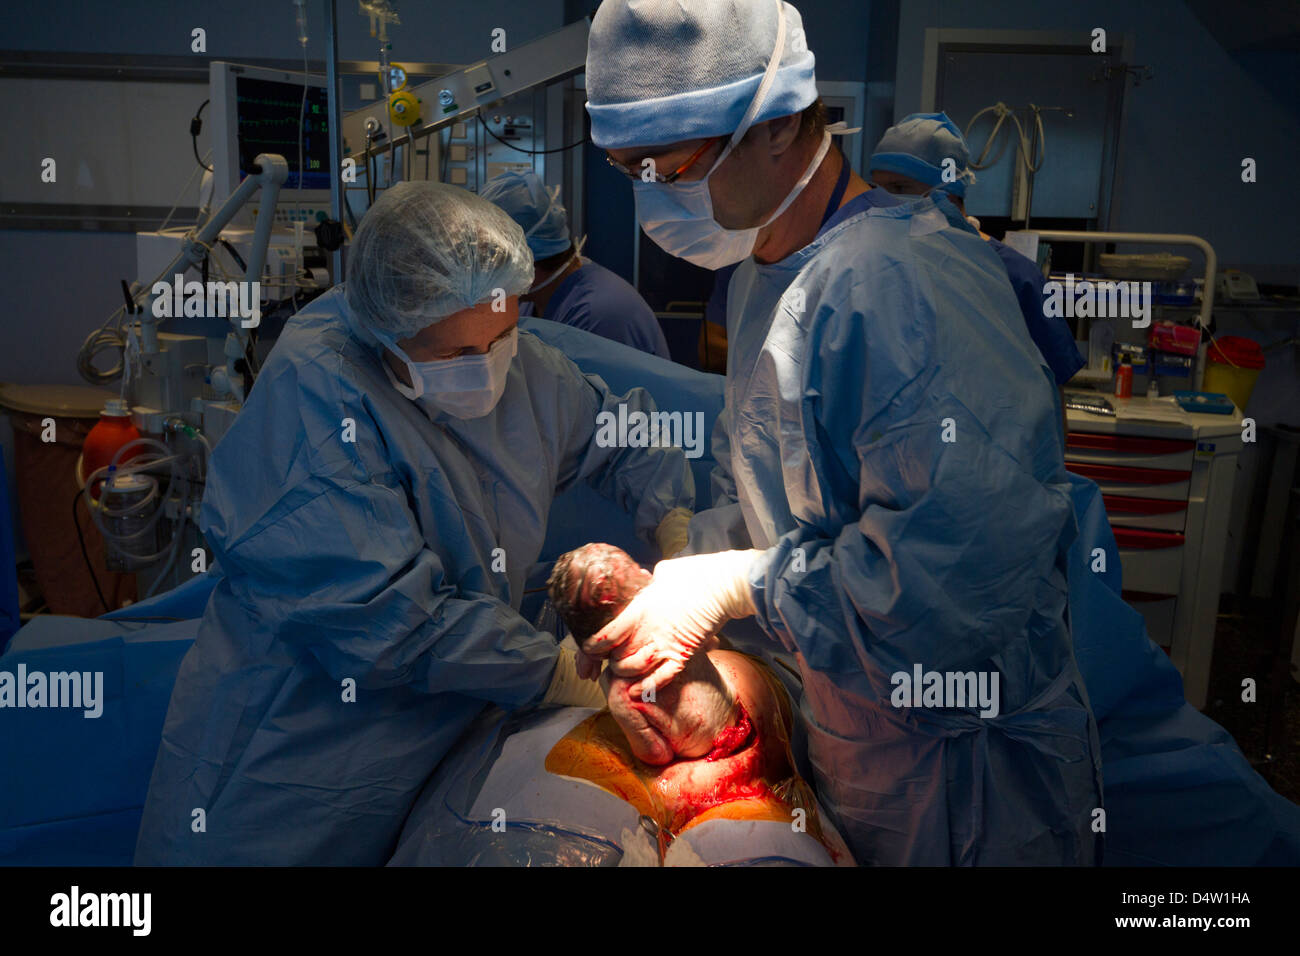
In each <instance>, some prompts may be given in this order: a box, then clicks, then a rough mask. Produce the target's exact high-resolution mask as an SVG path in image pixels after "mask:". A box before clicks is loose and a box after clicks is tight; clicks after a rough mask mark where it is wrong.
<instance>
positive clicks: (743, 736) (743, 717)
mask: <svg viewBox="0 0 1300 956" xmlns="http://www.w3.org/2000/svg"><path fill="white" fill-rule="evenodd" d="M736 709H737V711H738V714H737V717H736V722H735V723H734V724H732V725H731V726H730V727H723V728H722V731H721V732H720V733H719V734H718V736H717V737H715V738H714V740H713V749H712V750H710V751H709V752H708V754H707V755H706V756H705V758H704V759H705V760H707V761H709V763H713V761H715V760H721V759H722V758H723V757H730V756H731V755H732V754H734V753H735V752H736V751H737V750H739V749H740V748H741V747H743V746H745V744H746V743H748V741H749V738H750V737H751V736H753V733H754V725H753V724H751V723H750V722H749V713H748V711H746V710H745V705H744V704H742V703H739V702H737V704H736Z"/></svg>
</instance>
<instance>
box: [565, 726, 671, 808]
mask: <svg viewBox="0 0 1300 956" xmlns="http://www.w3.org/2000/svg"><path fill="white" fill-rule="evenodd" d="M545 767H546V769H547V770H548V771H549V772H550V773H555V774H559V775H561V776H564V777H576V778H578V779H580V780H589V781H591V782H592V783H594V784H595V785H596V786H598V787H601V788H603V789H605V790H608V791H609V792H610V793H612V794H614V796H616V797H620V798H622V799H623V800H626V801H627V802H628V803H630V804H632V806H633V807H635V808H636V811H637V813H639V814H641V815H642V816H647V817H650V818H651V819H653V820H658V819H659V818H660V817H661V816H662V815H663V806H662V805H661V804H659V802H658V801H657V800H656V799H655V798H654V797H653V796H652V793H651V790H650V787H649V785H648V780H647V777H648V776H650V774H649V773H648V770H647V768H646V766H645V765H644V764H642V763H641V762H640V761H638V760H637V759H636V758H635V757H633V756H632V750H631V748H629V747H628V745H627V738H626V737H624V736H623V731H622V730H621V729H620V728H619V726H618V724H617V722H615V720H614V718H613V716H611V714H610V712H609V711H608V710H602V711H600V712H599V713H596V714H592V715H591V716H590V717H588V718H587V719H586V720H584V721H582V723H580V724H578V726H576V727H574V728H573V729H572V730H570V731H569V732H568V733H567V734H565V735H564V736H563V737H561V738H560V739H559V741H558V742H556V744H555V746H554V747H552V748H551V752H550V753H548V754H547V755H546V763H545Z"/></svg>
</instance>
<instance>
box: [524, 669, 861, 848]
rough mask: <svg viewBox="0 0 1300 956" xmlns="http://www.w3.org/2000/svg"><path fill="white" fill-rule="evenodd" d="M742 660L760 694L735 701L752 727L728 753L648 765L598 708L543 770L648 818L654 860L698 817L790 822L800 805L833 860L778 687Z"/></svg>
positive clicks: (763, 672) (564, 739) (832, 843)
mask: <svg viewBox="0 0 1300 956" xmlns="http://www.w3.org/2000/svg"><path fill="white" fill-rule="evenodd" d="M737 656H739V655H737ZM745 660H746V661H748V662H749V664H750V665H752V666H753V667H755V668H757V669H758V672H759V674H760V675H761V677H762V684H763V685H764V687H765V688H766V691H767V693H766V694H765V695H764V696H765V697H766V698H767V699H764V700H748V701H743V702H742V707H741V712H742V714H744V713H745V711H746V709H748V710H749V711H750V712H751V713H753V714H755V715H756V716H755V717H754V719H753V721H752V731H750V730H749V728H746V731H747V732H746V735H745V736H746V737H747V738H748V739H747V741H746V742H745V743H744V744H743V746H740V747H739V749H738V750H736V751H735V752H734V753H731V754H729V755H725V756H721V757H714V759H713V760H712V761H710V760H705V759H699V760H675V761H673V762H672V763H670V764H667V765H665V766H661V767H652V766H650V765H648V764H644V763H642V762H641V761H639V760H637V759H636V757H635V756H633V754H632V750H631V748H630V747H629V746H628V743H627V738H626V737H625V736H624V735H623V731H622V729H621V728H620V727H619V726H618V723H617V722H616V721H615V720H614V718H613V716H612V715H611V714H610V713H609V711H608V710H603V711H600V712H599V713H596V714H592V715H591V716H590V717H588V718H587V719H586V720H584V721H582V722H581V723H580V724H578V725H577V726H576V727H574V728H573V729H572V730H571V731H569V733H567V734H566V735H565V736H564V737H562V738H561V739H560V740H559V741H558V742H557V743H556V744H555V746H554V747H552V748H551V751H550V753H548V754H547V755H546V761H545V767H546V769H547V771H549V772H550V773H555V774H560V775H562V776H566V777H575V778H578V779H581V780H587V781H590V782H591V783H594V784H596V785H597V786H598V787H601V788H602V789H604V790H606V791H608V792H609V793H612V794H614V795H615V796H617V797H619V798H621V799H623V800H626V801H627V802H628V803H630V804H631V805H632V806H633V807H635V808H636V811H637V812H638V813H640V814H641V815H643V816H647V817H650V818H651V819H652V820H654V821H655V822H656V823H657V824H658V825H659V827H660V832H661V840H660V856H661V857H662V855H663V853H664V852H665V851H666V849H667V844H668V843H669V842H670V841H671V839H672V837H675V836H677V835H678V834H681V833H683V832H685V831H686V830H688V829H690V828H691V827H693V826H696V825H698V824H700V823H703V822H704V821H706V820H716V819H725V820H772V821H777V822H781V823H790V822H791V821H792V820H793V819H794V818H795V814H794V811H795V810H796V809H802V810H803V811H804V812H805V822H806V827H807V832H808V833H809V834H810V835H811V836H812V837H814V838H815V839H817V840H818V841H820V842H821V843H822V845H823V846H825V847H826V849H827V851H828V852H829V853H830V854H831V857H832V859H836V860H838V859H840V858H841V855H842V845H841V844H839V843H838V842H837V841H832V840H829V839H828V838H827V837H826V835H825V833H824V832H823V830H822V827H821V824H820V821H819V819H818V816H817V809H816V803H815V801H814V799H813V794H812V790H811V788H810V787H809V786H808V784H807V783H806V782H805V781H804V780H803V779H802V778H800V777H799V775H798V774H797V773H796V772H795V770H794V758H793V756H792V754H791V751H790V729H789V728H790V723H791V721H792V719H793V718H792V715H791V711H790V707H789V704H788V703H787V701H786V699H785V691H784V689H783V688H782V687H781V685H780V682H779V681H778V680H777V679H776V677H775V675H773V674H771V673H770V671H769V670H768V669H767V667H766V665H764V664H763V663H762V662H760V661H758V660H757V659H755V658H750V657H746V658H745ZM745 722H746V723H749V719H748V716H747V715H746V717H745Z"/></svg>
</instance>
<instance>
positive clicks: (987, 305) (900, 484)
mask: <svg viewBox="0 0 1300 956" xmlns="http://www.w3.org/2000/svg"><path fill="white" fill-rule="evenodd" d="M670 56H671V57H672V59H673V62H675V63H679V64H684V66H682V67H681V68H680V69H677V70H674V71H672V73H671V74H665V73H664V72H663V71H662V70H656V69H654V68H653V67H654V64H656V63H660V62H663V61H664V60H665V59H666V58H668V57H670ZM586 78H587V93H588V97H589V103H588V111H589V112H590V114H591V120H592V139H593V141H594V142H595V143H596V145H598V146H600V147H601V148H603V149H605V150H606V152H607V153H608V154H609V156H610V158H611V160H612V161H613V162H614V163H615V164H617V165H619V166H621V167H623V168H624V169H625V170H627V171H629V172H632V171H633V170H636V169H638V168H644V161H645V160H646V159H649V160H652V161H653V166H654V168H656V169H657V170H658V171H659V173H660V174H662V173H664V172H665V171H669V170H672V171H673V172H674V178H673V179H671V180H670V179H667V178H660V179H655V178H651V179H650V181H646V180H643V179H640V178H635V179H634V181H633V183H632V188H633V190H634V195H635V199H636V206H637V217H638V220H639V222H640V223H641V226H642V228H643V229H644V230H645V231H646V233H647V235H649V236H650V238H651V239H653V240H654V241H655V242H657V243H658V244H659V245H661V246H662V247H663V248H664V249H665V250H666V251H668V252H670V253H671V254H674V255H677V256H679V257H681V258H685V259H687V260H688V261H691V262H693V263H695V264H697V265H700V266H702V267H705V268H714V269H717V268H721V267H723V266H726V265H728V264H730V263H732V262H740V263H741V264H740V266H739V268H738V269H737V271H736V273H735V275H734V277H733V278H732V280H731V285H730V290H729V301H728V309H727V332H728V339H729V341H730V350H729V354H728V368H727V389H726V410H725V412H724V414H723V416H722V418H721V419H720V420H719V427H718V429H717V430H716V432H715V447H714V451H715V455H716V457H717V460H718V463H719V470H718V473H717V474H716V475H715V488H714V491H715V495H714V500H713V504H714V507H713V508H712V509H710V510H708V511H705V512H702V513H701V514H699V515H697V517H696V520H695V521H693V522H692V529H691V531H692V534H691V544H692V548H693V549H694V550H695V551H697V552H707V553H697V554H694V555H691V556H688V557H684V558H678V559H675V560H669V561H664V562H660V564H659V565H657V566H656V568H655V572H654V579H653V580H652V582H651V584H650V585H649V586H648V587H646V588H645V590H643V591H642V592H641V593H640V594H639V595H638V596H637V598H635V599H634V600H633V601H632V603H631V604H629V606H628V607H627V608H626V610H625V611H624V612H623V614H622V615H620V617H619V618H618V619H616V620H615V621H614V622H612V623H611V624H610V625H608V626H607V627H606V628H605V629H603V630H602V631H601V632H599V633H598V634H596V635H594V636H593V637H592V638H591V639H589V640H588V641H586V642H584V644H583V652H584V654H585V655H586V656H585V658H584V661H583V666H584V668H586V667H588V666H589V659H590V658H598V657H604V658H607V659H608V660H609V662H610V666H612V667H613V668H614V671H615V673H624V674H627V675H629V676H640V677H641V685H642V686H645V685H647V684H649V685H653V686H662V685H663V684H664V683H665V682H667V681H670V680H672V679H673V677H674V676H675V675H676V674H677V673H679V672H680V670H681V667H682V666H683V662H684V661H685V660H687V659H688V658H689V656H690V655H691V654H692V653H695V652H696V651H697V650H698V648H699V647H700V646H701V644H702V643H703V642H704V641H705V640H706V639H707V637H708V635H709V634H711V633H713V632H715V631H716V630H717V629H718V628H719V627H721V626H722V625H723V624H724V623H726V622H727V621H728V620H731V619H734V618H744V617H749V616H752V617H753V618H754V620H755V622H756V623H757V625H758V626H759V628H761V630H762V631H763V633H764V634H765V635H766V636H767V638H768V639H769V640H770V641H773V642H778V643H779V644H781V645H782V646H784V647H785V648H786V649H787V650H788V651H789V652H791V653H792V654H793V655H794V657H795V660H796V661H797V664H798V667H799V670H800V672H801V674H802V677H803V696H802V700H801V702H800V710H801V713H802V715H803V718H804V721H805V723H806V724H807V728H808V734H809V748H810V758H811V761H812V764H813V770H814V776H815V779H816V783H817V788H818V794H819V796H820V797H821V798H822V799H823V801H824V802H825V804H826V806H827V808H828V810H829V811H830V812H831V814H832V815H833V816H834V817H835V818H836V821H837V823H839V825H840V829H841V831H842V832H843V833H844V834H845V837H846V839H847V840H848V842H849V844H850V847H851V849H852V851H853V854H854V856H855V858H856V859H858V860H859V861H860V862H872V863H884V864H922V865H948V864H958V865H973V864H980V865H1007V864H1013V865H1014V864H1031V865H1032V864H1047V865H1070V864H1074V865H1078V864H1083V865H1088V864H1093V863H1095V862H1097V861H1098V858H1099V843H1100V838H1099V834H1098V833H1097V830H1098V829H1100V826H1099V824H1100V810H1101V806H1102V804H1101V800H1102V794H1101V775H1100V771H1101V767H1100V748H1099V743H1098V737H1097V730H1096V725H1095V722H1094V720H1093V717H1092V714H1091V711H1090V708H1089V703H1088V695H1087V691H1086V690H1085V687H1084V684H1083V681H1082V679H1081V677H1080V674H1079V670H1078V667H1077V665H1076V662H1075V659H1074V655H1073V651H1072V647H1071V642H1070V635H1069V630H1068V627H1067V621H1066V614H1067V579H1066V572H1067V570H1068V566H1069V559H1070V549H1071V545H1072V543H1073V542H1074V540H1075V536H1076V525H1075V519H1074V513H1073V506H1072V502H1071V497H1070V491H1071V485H1070V481H1069V476H1068V474H1067V473H1066V471H1065V468H1064V462H1063V454H1062V452H1063V449H1062V443H1061V435H1060V430H1059V426H1058V424H1057V423H1058V417H1057V415H1058V412H1057V405H1056V402H1055V395H1054V387H1053V383H1052V380H1051V377H1050V374H1049V373H1048V371H1047V369H1046V368H1045V367H1044V366H1043V364H1042V362H1041V359H1040V356H1039V354H1038V351H1037V349H1035V347H1034V344H1033V342H1032V341H1031V339H1030V337H1029V334H1028V332H1027V331H1026V328H1025V324H1024V321H1023V319H1022V318H1021V316H1020V312H1019V308H1018V306H1017V303H1016V300H1015V297H1014V295H1013V293H1012V289H1011V286H1010V283H1008V281H1007V276H1006V272H1005V269H1004V268H1003V266H1002V263H1001V262H1000V261H999V260H998V258H997V256H996V255H995V253H994V252H993V251H992V250H991V249H989V248H988V246H987V244H985V243H984V242H983V241H982V240H981V239H980V238H979V236H978V234H977V233H976V232H975V230H974V229H973V228H971V226H970V225H969V224H968V223H967V222H966V221H965V219H964V218H963V217H962V216H961V215H960V214H959V213H958V211H957V210H956V208H955V207H954V206H953V205H952V204H951V202H949V201H948V200H947V199H946V197H944V196H942V195H936V196H934V197H931V198H926V199H923V200H919V201H916V202H906V203H899V204H896V205H889V206H884V205H879V204H878V202H877V200H876V199H875V198H873V197H871V196H870V193H869V192H867V187H866V184H865V183H864V182H863V181H862V180H861V179H860V178H859V177H856V176H854V175H852V173H851V171H850V170H848V168H847V164H846V163H845V162H844V160H843V158H842V157H841V156H840V155H839V153H838V151H832V150H829V148H828V147H829V142H830V135H829V131H828V130H826V129H825V126H824V120H823V121H822V122H819V121H818V116H817V113H818V108H817V104H816V100H817V91H816V86H815V78H814V74H813V56H812V53H811V52H810V51H809V50H808V49H807V44H806V37H805V34H804V31H803V29H802V23H801V21H800V18H799V14H798V11H797V10H795V8H794V7H793V6H792V5H791V4H789V3H785V4H777V3H769V2H764V0H734V2H729V3H719V4H716V5H714V4H701V5H698V6H691V7H683V6H682V5H681V4H678V3H675V2H671V0H648V2H645V0H643V2H631V0H606V2H605V3H604V4H602V5H601V7H600V9H599V10H598V11H597V14H596V16H595V18H594V21H593V24H592V32H591V38H590V41H589V46H588V53H587V69H586ZM692 157H694V159H692ZM683 166H685V171H682V172H680V173H678V171H679V170H682V169H683ZM870 192H883V191H881V190H871V191H870ZM720 549H729V550H720ZM917 666H919V667H920V668H921V669H922V670H923V671H925V672H940V673H944V674H949V673H963V674H964V673H972V674H981V673H982V674H985V675H997V677H998V678H999V683H1000V701H999V703H1000V709H999V712H998V714H997V715H996V716H980V714H979V713H978V711H977V709H976V708H973V707H970V706H961V705H953V704H952V702H948V703H949V704H950V706H940V707H910V706H903V705H898V704H896V703H895V699H894V695H893V691H894V690H895V688H896V686H897V685H896V682H895V677H896V675H899V674H907V675H911V674H912V673H913V670H914V668H915V667H917ZM636 690H637V688H636V687H634V688H633V691H634V692H635V691H636Z"/></svg>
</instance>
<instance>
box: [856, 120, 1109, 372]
mask: <svg viewBox="0 0 1300 956" xmlns="http://www.w3.org/2000/svg"><path fill="white" fill-rule="evenodd" d="M945 167H946V168H947V169H949V170H951V172H950V173H945ZM868 170H869V172H870V175H871V180H872V183H873V184H874V185H876V186H878V187H880V188H882V189H884V190H886V191H888V192H889V194H890V195H891V196H893V197H895V198H897V199H903V200H907V201H910V200H911V199H912V198H913V197H915V196H924V195H926V194H928V193H929V192H930V191H931V190H939V191H941V192H944V193H947V194H948V198H949V199H950V200H951V201H952V203H953V205H955V206H956V207H957V211H958V212H960V213H961V214H962V215H965V214H966V188H967V186H969V185H970V184H971V183H973V182H974V181H975V173H974V172H973V171H972V170H971V168H970V147H969V146H968V145H967V144H966V137H965V136H963V135H962V132H961V130H960V129H958V128H957V124H956V123H954V122H953V121H952V120H951V119H949V118H948V116H947V114H946V113H913V114H912V115H911V116H907V117H904V118H903V120H902V121H901V122H899V123H897V124H896V125H894V126H891V127H890V128H889V129H887V130H885V135H884V136H882V137H881V138H880V142H879V143H877V144H876V148H875V151H874V152H873V153H872V154H871V161H870V163H869V164H868ZM967 221H968V222H970V224H971V225H972V226H974V227H975V228H976V229H979V221H978V220H976V219H971V218H969V217H968V218H967ZM980 238H982V239H983V240H984V241H985V242H987V243H988V244H989V247H990V248H991V249H992V250H993V251H994V252H996V253H997V254H998V258H999V259H1001V260H1002V264H1003V265H1004V266H1005V267H1006V270H1007V278H1009V279H1010V280H1011V287H1012V288H1013V289H1014V290H1015V293H1016V301H1017V302H1018V303H1019V304H1020V314H1021V315H1022V316H1024V319H1025V327H1026V328H1027V329H1029V336H1030V338H1032V339H1033V340H1034V345H1036V346H1037V347H1038V351H1039V352H1040V353H1042V356H1043V361H1044V362H1046V363H1047V367H1048V368H1050V369H1051V370H1052V377H1053V378H1055V379H1056V384H1057V385H1064V384H1065V383H1066V382H1068V381H1069V380H1070V379H1071V378H1073V377H1074V373H1075V372H1077V371H1079V369H1081V368H1083V366H1084V365H1085V364H1087V362H1086V360H1085V359H1084V357H1083V356H1082V355H1080V354H1079V348H1078V346H1077V345H1075V344H1074V333H1073V332H1072V331H1071V330H1070V326H1069V325H1068V324H1067V323H1066V321H1065V319H1063V318H1061V317H1060V316H1050V315H1048V314H1047V312H1046V310H1045V309H1044V308H1043V299H1044V295H1043V285H1044V280H1043V273H1042V271H1041V270H1040V269H1039V268H1038V264H1037V263H1035V262H1031V261H1030V260H1029V259H1028V258H1026V257H1025V256H1022V255H1021V254H1020V253H1019V252H1017V251H1016V250H1015V249H1012V248H1011V247H1010V246H1008V245H1007V244H1006V243H1004V242H999V241H998V240H997V239H994V238H993V237H992V236H990V235H987V234H986V233H984V232H981V233H980Z"/></svg>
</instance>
